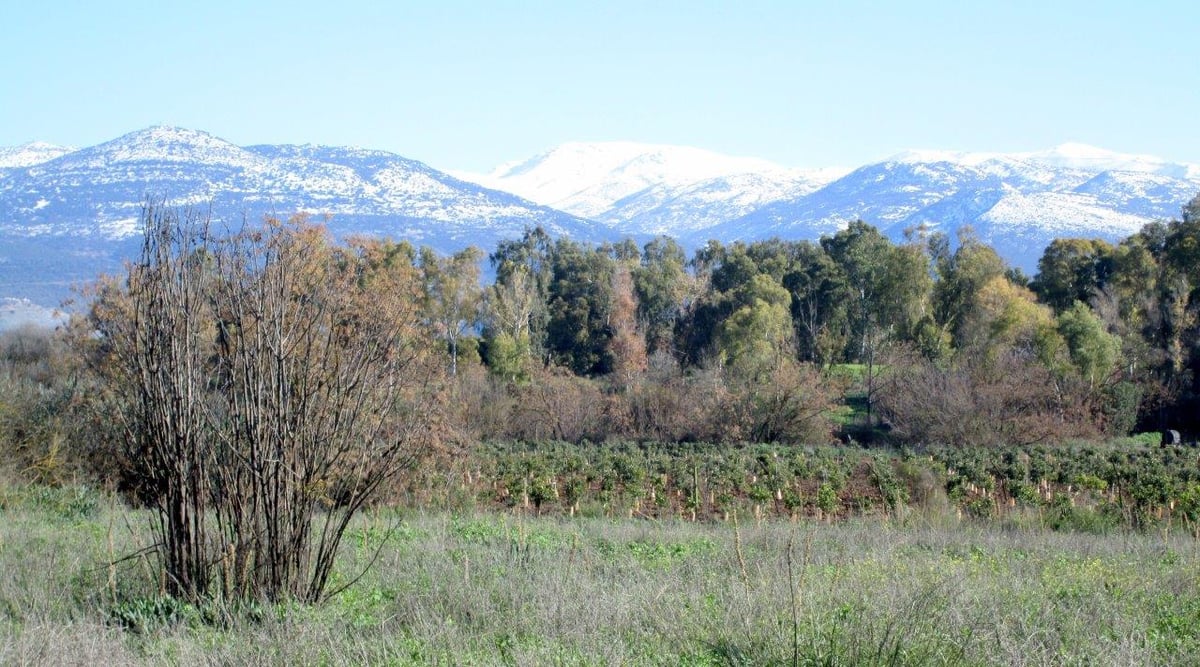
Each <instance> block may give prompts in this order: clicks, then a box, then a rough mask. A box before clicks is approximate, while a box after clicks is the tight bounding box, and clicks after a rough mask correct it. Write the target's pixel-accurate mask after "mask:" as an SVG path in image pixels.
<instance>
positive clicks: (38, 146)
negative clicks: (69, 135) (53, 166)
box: [0, 141, 75, 169]
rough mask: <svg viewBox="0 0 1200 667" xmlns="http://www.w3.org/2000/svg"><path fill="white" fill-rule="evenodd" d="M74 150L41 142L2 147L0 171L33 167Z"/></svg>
mask: <svg viewBox="0 0 1200 667" xmlns="http://www.w3.org/2000/svg"><path fill="white" fill-rule="evenodd" d="M73 150H75V149H74V148H67V147H66V146H55V145H54V144H47V143H45V142H41V141H34V142H31V143H28V144H22V145H20V146H12V147H7V148H6V147H3V146H0V169H15V168H19V167H32V166H33V165H35V164H41V163H43V162H49V161H50V160H53V159H54V158H56V157H59V156H62V155H66V154H67V153H70V152H71V151H73Z"/></svg>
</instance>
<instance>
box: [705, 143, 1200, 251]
mask: <svg viewBox="0 0 1200 667" xmlns="http://www.w3.org/2000/svg"><path fill="white" fill-rule="evenodd" d="M1198 175H1200V171H1198V170H1197V168H1196V167H1195V166H1194V165H1181V164H1172V163H1168V162H1166V161H1163V160H1159V159H1157V158H1151V157H1146V156H1130V155H1122V154H1118V153H1112V152H1109V151H1103V150H1100V149H1094V148H1091V147H1086V146H1080V145H1077V144H1065V145H1063V146H1060V147H1058V148H1055V149H1051V150H1049V151H1042V152H1037V153H1012V154H978V153H976V154H971V153H949V152H936V151H913V152H908V153H904V154H901V155H898V156H895V157H893V158H890V159H888V160H885V161H884V162H880V163H877V164H872V165H867V166H865V167H861V168H859V169H856V170H854V171H853V172H851V173H849V174H847V175H845V176H844V177H842V178H840V179H838V180H836V181H834V182H832V183H829V184H828V185H826V186H824V187H822V188H820V189H818V190H816V191H814V192H811V193H800V194H797V195H793V196H790V197H785V198H781V199H779V200H777V201H774V202H771V203H768V204H766V205H764V206H762V207H760V208H758V209H757V210H754V211H752V212H750V213H747V214H746V215H743V216H742V217H740V218H736V219H732V220H728V221H726V222H724V223H722V224H720V225H716V226H714V227H711V228H708V229H703V230H697V231H695V232H693V233H692V234H691V235H690V237H688V238H687V240H688V241H689V242H690V243H691V244H698V243H700V242H702V241H703V240H704V239H708V238H716V239H722V240H732V239H742V240H755V239H762V238H767V237H770V236H780V237H783V238H811V239H815V238H818V237H819V236H821V235H823V234H829V233H832V232H835V231H836V230H837V229H840V228H841V227H843V226H844V225H845V224H846V223H847V222H848V221H850V220H854V219H863V220H865V221H867V222H869V223H871V224H874V225H876V226H878V227H880V228H881V229H883V230H884V231H886V232H887V233H888V235H889V236H890V237H892V238H893V239H895V240H900V239H902V238H904V234H905V231H906V230H908V229H912V228H915V227H923V228H926V229H934V230H940V231H944V232H946V233H949V234H951V235H952V236H953V234H954V233H955V232H956V231H957V229H958V228H959V227H962V226H964V225H970V226H971V227H973V228H974V229H975V232H976V234H977V235H978V236H979V237H980V238H982V239H983V240H985V241H987V242H989V243H992V244H993V245H995V246H996V248H997V250H999V251H1001V254H1002V255H1003V256H1004V257H1005V258H1006V259H1007V260H1008V261H1009V262H1010V263H1012V264H1014V265H1016V266H1019V267H1021V268H1023V269H1025V270H1026V271H1032V270H1033V269H1034V268H1035V267H1036V264H1037V260H1038V259H1039V257H1040V256H1041V252H1042V249H1043V248H1044V247H1045V246H1046V245H1047V244H1048V243H1049V242H1050V241H1051V240H1053V239H1054V238H1057V237H1062V236H1085V237H1099V238H1104V239H1108V240H1110V241H1116V240H1119V239H1121V238H1124V237H1125V236H1128V235H1129V234H1131V233H1133V232H1135V231H1137V230H1138V229H1139V228H1140V227H1141V226H1142V225H1144V224H1145V223H1147V222H1150V221H1152V220H1158V219H1164V218H1170V217H1172V216H1175V215H1178V212H1179V210H1180V207H1181V206H1182V205H1183V204H1184V203H1186V202H1187V201H1188V200H1189V199H1191V197H1193V196H1195V194H1196V193H1197V192H1198V191H1200V178H1198V177H1197V176H1198Z"/></svg>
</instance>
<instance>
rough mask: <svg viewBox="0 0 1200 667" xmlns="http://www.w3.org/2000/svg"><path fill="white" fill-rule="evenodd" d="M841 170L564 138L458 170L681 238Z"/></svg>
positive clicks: (619, 223) (638, 230) (620, 225)
mask: <svg viewBox="0 0 1200 667" xmlns="http://www.w3.org/2000/svg"><path fill="white" fill-rule="evenodd" d="M844 173H846V170H844V169H837V168H833V169H822V170H801V169H789V168H786V167H782V166H780V165H777V164H775V163H772V162H768V161H766V160H760V159H757V158H744V157H731V156H728V155H721V154H719V153H714V152H711V151H706V150H701V149H699V148H689V147H686V146H662V145H654V144H639V143H633V142H625V141H612V142H593V143H584V142H572V143H566V144H563V145H561V146H558V147H557V148H554V149H552V150H550V151H547V152H545V153H542V154H540V155H537V156H534V157H532V158H529V159H528V160H523V161H520V162H510V163H507V164H503V165H500V166H499V167H497V168H496V169H494V170H493V171H492V172H490V173H488V174H468V173H457V174H456V175H458V176H459V177H461V178H463V179H465V180H469V181H473V182H476V183H480V184H482V185H485V186H488V187H493V188H496V189H498V190H507V191H509V192H513V193H515V194H518V195H520V196H522V197H525V198H526V199H529V200H531V201H535V202H538V203H539V204H545V205H546V206H552V207H554V208H558V209H561V210H563V211H567V212H569V213H574V214H576V215H579V216H583V217H587V218H591V219H593V220H599V221H601V222H604V223H607V224H609V225H611V226H613V227H614V228H616V229H618V230H619V231H621V232H623V233H626V234H633V235H653V234H669V235H674V236H679V235H682V234H686V233H688V232H692V231H697V230H700V229H704V228H707V227H712V226H714V225H716V224H719V223H721V222H723V221H726V220H731V219H733V218H736V217H740V216H742V215H745V214H746V213H749V212H750V211H752V210H754V209H756V208H758V207H760V206H762V205H764V204H767V203H769V202H771V201H775V200H777V199H780V198H782V197H786V196H793V195H796V194H802V193H808V192H812V191H814V190H816V189H817V188H819V187H820V186H821V185H824V184H825V183H828V182H829V181H832V180H834V179H835V178H837V177H839V176H841V175H843V174H844Z"/></svg>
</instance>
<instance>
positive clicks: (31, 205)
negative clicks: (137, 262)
mask: <svg viewBox="0 0 1200 667" xmlns="http://www.w3.org/2000/svg"><path fill="white" fill-rule="evenodd" d="M1197 191H1200V166H1197V165H1195V164H1191V163H1177V162H1170V161H1167V160H1163V159H1160V158H1157V157H1154V156H1148V155H1132V154H1122V153H1116V152H1113V151H1108V150H1105V149H1100V148H1095V147H1092V146H1087V145H1084V144H1077V143H1066V144H1060V145H1059V146H1056V147H1053V148H1050V149H1046V150H1042V151H1032V152H1016V153H994V152H993V153H983V152H980V153H971V152H955V151H934V150H914V151H905V152H903V153H900V154H897V155H893V156H891V157H889V158H887V159H884V160H882V161H879V162H873V163H870V164H866V165H861V166H858V167H856V168H853V169H848V168H841V167H831V168H827V169H793V168H789V167H785V166H782V165H778V164H775V163H772V162H770V161H767V160H761V159H758V158H746V157H734V156H728V155H722V154H720V153H715V152H713V151H707V150H704V149H699V148H692V147H687V146H670V145H661V144H639V143H635V142H569V143H567V144H563V145H561V146H558V147H555V148H552V149H550V150H548V151H543V152H542V153H539V154H537V155H535V156H533V157H530V158H527V159H525V160H516V161H511V162H506V163H504V164H503V165H500V166H499V167H497V168H496V169H494V170H493V171H492V172H490V173H489V174H487V175H479V174H470V173H465V172H454V171H441V170H438V169H436V168H434V167H432V166H430V165H427V164H425V163H423V162H420V161H417V160H413V159H410V158H407V157H404V156H401V155H398V154H395V153H392V152H389V151H384V150H378V149H370V148H358V147H345V146H325V145H315V144H254V145H248V146H237V145H235V144H233V143H231V142H228V141H225V140H224V139H221V138H219V137H216V136H214V135H212V134H209V133H207V132H203V131H199V130H190V129H186V128H178V127H171V126H154V127H150V128H145V129H142V130H137V131H134V132H130V133H127V134H125V135H122V136H120V137H117V138H115V139H112V140H109V141H106V142H103V143H100V144H97V145H95V146H90V147H84V148H79V149H71V148H67V147H62V146H56V145H54V144H48V143H38V142H35V143H31V144H24V145H22V146H17V147H12V148H0V297H18V298H27V297H34V298H41V300H42V301H43V302H46V301H47V299H45V298H43V297H46V296H47V295H55V296H58V297H61V296H62V295H63V292H64V290H65V283H67V282H70V281H81V280H86V279H88V278H91V277H94V275H95V273H96V272H97V271H98V270H114V269H116V268H118V267H119V266H120V262H121V261H122V260H123V259H125V258H128V257H130V256H132V252H133V250H134V249H133V248H131V246H130V243H131V242H132V240H133V239H134V238H135V236H136V233H137V223H138V216H139V214H140V210H141V206H142V203H143V202H145V201H146V198H147V196H154V197H156V198H158V199H165V200H166V201H168V202H169V203H171V204H173V205H182V206H188V205H191V206H203V207H206V208H207V209H208V210H211V211H213V212H214V214H215V215H216V216H217V217H218V218H220V219H224V220H226V221H227V222H230V221H231V222H232V223H233V224H236V223H240V221H241V220H242V219H253V218H255V217H257V216H260V215H264V214H275V215H288V214H290V213H292V212H308V213H312V214H324V213H329V214H332V216H333V217H332V219H331V221H330V228H331V230H332V231H334V232H335V233H336V234H339V235H345V234H352V233H363V234H374V235H386V236H392V237H398V238H407V239H409V240H411V241H413V242H414V243H423V244H428V245H432V246H433V247H435V248H436V249H438V250H442V251H451V250H455V249H457V248H459V247H462V246H465V245H468V244H475V245H480V246H482V247H484V248H485V249H488V248H490V247H492V246H494V244H495V243H496V242H498V241H499V240H501V239H503V238H513V237H516V236H519V235H520V234H521V233H522V232H523V231H524V229H526V228H528V227H533V226H542V227H544V228H546V229H547V231H549V232H550V233H551V234H555V235H567V236H570V237H572V238H576V239H578V240H582V241H591V242H602V241H608V240H613V239H616V238H619V237H622V236H632V237H634V238H635V239H639V240H644V239H647V238H649V237H651V236H654V235H660V234H665V235H669V236H673V237H676V238H677V239H679V240H680V241H681V243H683V244H684V245H685V247H688V246H690V247H697V246H699V245H702V244H703V243H704V242H706V241H707V240H708V239H717V240H721V241H724V242H731V241H736V240H742V241H754V240H758V239H764V238H768V237H770V236H779V237H782V238H786V239H816V238H819V237H820V236H821V235H823V234H830V233H833V232H836V231H837V230H838V229H841V228H843V227H844V226H845V225H846V224H847V223H848V222H849V221H851V220H854V219H863V220H865V221H866V222H868V223H870V224H873V225H875V226H877V227H879V228H880V229H882V230H883V231H885V233H887V234H888V235H889V236H890V237H892V238H893V239H894V240H902V239H903V238H904V235H905V231H906V230H908V229H911V228H914V227H921V228H924V229H931V230H936V231H942V232H946V233H948V234H951V236H952V237H953V234H954V232H955V231H956V230H957V229H958V228H960V227H962V226H964V225H970V226H972V227H973V228H974V229H975V232H976V235H977V236H979V237H980V238H981V239H982V240H984V241H987V242H989V243H992V244H993V245H995V246H996V247H997V249H998V250H1000V251H1001V253H1002V255H1003V256H1004V257H1005V258H1006V259H1007V260H1008V261H1009V262H1010V263H1012V264H1014V265H1016V266H1019V267H1021V268H1024V269H1026V270H1027V271H1029V270H1031V269H1032V268H1033V267H1034V266H1036V262H1037V259H1038V257H1040V254H1041V251H1042V249H1043V248H1044V247H1045V245H1046V244H1047V243H1049V241H1050V240H1051V239H1053V238H1055V237H1056V236H1064V235H1072V236H1095V237H1100V238H1105V239H1108V240H1117V239H1119V238H1121V237H1124V236H1126V235H1128V234H1130V233H1133V232H1134V231H1136V230H1137V229H1138V228H1139V227H1140V226H1141V225H1142V224H1145V223H1146V222H1149V221H1151V220H1156V219H1164V218H1169V217H1173V216H1176V215H1178V212H1179V210H1180V207H1181V206H1182V205H1183V204H1184V203H1186V202H1187V201H1188V200H1190V199H1191V197H1192V196H1194V195H1195V193H1196V192H1197ZM547 202H552V203H554V206H551V205H550V204H548V203H547ZM560 207H561V208H560Z"/></svg>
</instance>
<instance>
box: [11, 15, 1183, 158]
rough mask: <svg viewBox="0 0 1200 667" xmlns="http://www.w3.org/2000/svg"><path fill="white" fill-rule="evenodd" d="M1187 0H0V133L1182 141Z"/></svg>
mask: <svg viewBox="0 0 1200 667" xmlns="http://www.w3.org/2000/svg"><path fill="white" fill-rule="evenodd" d="M1198 25H1200V9H1197V5H1196V4H1195V3H1192V2H1104V1H1100V0H1093V1H1092V2H1075V1H1070V2H1068V1H1059V2H1055V1H1053V0H1040V1H1025V0H1012V1H1006V2H974V1H971V0H959V1H958V2H904V3H900V2H890V3H888V2H828V3H805V2H749V1H743V2H696V1H694V0H693V1H687V2H652V1H648V0H642V1H639V2H586V3H584V2H566V1H558V2H487V3H483V2H442V1H438V2H423V3H409V2H396V3H390V2H379V3H360V2H352V1H345V0H343V1H330V0H323V1H321V2H303V1H289V2H258V3H249V2H227V1H224V0H207V1H205V2H178V3H171V2H136V3H135V2H55V1H54V0H46V1H45V2H33V1H32V0H0V145H14V144H20V143H24V142H26V141H32V140H44V141H50V142H53V143H61V144H71V145H77V146H84V145H90V144H95V143H98V142H101V141H105V140H108V139H111V138H114V137H116V136H118V135H120V134H123V133H125V132H128V131H132V130H135V129H140V128H142V127H146V126H149V125H154V124H170V125H180V126H183V127H189V128H193V129H199V130H206V131H208V132H212V133H213V134H216V135H217V136H220V137H223V138H225V139H228V140H230V141H233V142H235V143H239V144H249V143H306V142H311V143H324V144H339V145H341V144H347V145H358V146H366V147H373V148H382V149H386V150H391V151H395V152H397V153H400V154H402V155H405V156H408V157H412V158H415V159H419V160H422V161H425V162H428V163H429V164H431V165H433V166H435V167H438V168H442V169H469V170H484V169H488V168H490V167H492V166H494V165H495V164H497V163H499V162H502V161H506V160H513V159H519V158H524V157H528V156H529V155H532V154H534V153H536V152H539V151H542V150H545V149H547V148H550V147H551V146H553V145H555V144H558V143H561V142H564V141H569V140H617V139H624V140H633V141H643V142H654V143H670V144H681V145H690V146H697V147H701V148H708V149H711V150H716V151H720V152H725V153H730V154H734V155H749V156H756V157H763V158H767V159H771V160H775V161H777V162H780V163H782V164H785V165H789V166H799V167H817V166H829V165H846V166H853V165H857V164H861V163H864V162H867V161H869V160H872V159H877V158H881V157H884V156H887V155H890V154H893V153H896V152H899V151H901V150H904V149H908V148H934V149H946V150H993V151H1015V150H1035V149H1041V148H1048V147H1050V146H1053V145H1056V144H1059V143H1062V142H1066V141H1078V142H1084V143H1090V144H1094V145H1098V146H1101V147H1104V148H1108V149H1112V150H1117V151H1123V152H1133V153H1149V154H1154V155H1159V156H1161V157H1165V158H1168V159H1173V160H1179V161H1192V162H1200V131H1198V124H1200V123H1198V120H1200V40H1198V39H1196V37H1195V35H1196V34H1197V26H1198Z"/></svg>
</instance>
